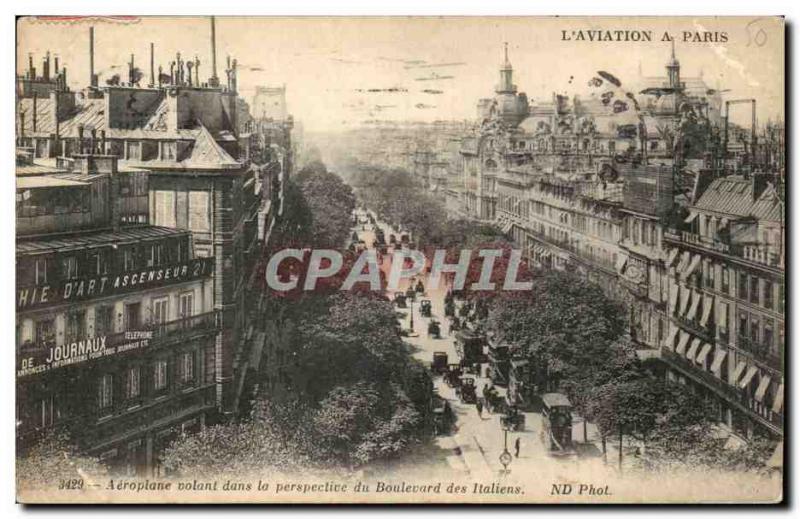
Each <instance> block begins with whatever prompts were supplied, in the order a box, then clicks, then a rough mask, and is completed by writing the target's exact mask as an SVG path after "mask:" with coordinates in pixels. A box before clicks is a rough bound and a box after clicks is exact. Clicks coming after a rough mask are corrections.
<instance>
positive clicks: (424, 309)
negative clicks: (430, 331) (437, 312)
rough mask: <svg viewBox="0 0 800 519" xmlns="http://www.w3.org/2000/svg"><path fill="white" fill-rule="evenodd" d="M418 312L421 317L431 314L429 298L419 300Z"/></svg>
mask: <svg viewBox="0 0 800 519" xmlns="http://www.w3.org/2000/svg"><path fill="white" fill-rule="evenodd" d="M419 313H420V315H422V316H423V317H430V316H431V300H430V299H423V300H422V301H420V302H419Z"/></svg>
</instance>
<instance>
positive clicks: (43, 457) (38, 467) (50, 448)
mask: <svg viewBox="0 0 800 519" xmlns="http://www.w3.org/2000/svg"><path fill="white" fill-rule="evenodd" d="M106 474H107V470H106V468H105V467H104V466H103V464H102V463H100V461H99V460H97V459H96V458H93V457H91V456H86V455H85V454H83V453H81V452H80V450H79V449H78V447H77V446H76V445H75V444H74V443H73V442H72V440H71V439H70V437H69V435H68V434H67V433H65V432H63V431H51V432H50V433H48V434H47V435H46V436H44V437H43V438H41V439H40V440H39V441H38V442H37V443H36V444H35V445H34V446H33V447H31V448H30V449H29V450H28V451H27V452H25V453H24V454H23V455H22V456H20V457H18V458H17V485H18V488H31V489H43V488H51V489H52V488H55V485H57V484H58V482H59V481H63V480H68V479H79V478H82V479H84V480H85V481H88V482H98V481H99V480H100V479H101V478H103V477H105V476H106Z"/></svg>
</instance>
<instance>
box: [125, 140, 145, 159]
mask: <svg viewBox="0 0 800 519" xmlns="http://www.w3.org/2000/svg"><path fill="white" fill-rule="evenodd" d="M125 144H126V146H125V152H126V153H125V155H126V157H127V159H128V160H141V159H142V143H141V142H139V141H128V142H126V143H125Z"/></svg>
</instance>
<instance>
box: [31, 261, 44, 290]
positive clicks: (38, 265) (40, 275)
mask: <svg viewBox="0 0 800 519" xmlns="http://www.w3.org/2000/svg"><path fill="white" fill-rule="evenodd" d="M33 268H34V271H35V275H36V284H37V285H44V284H46V283H47V258H36V261H34V266H33Z"/></svg>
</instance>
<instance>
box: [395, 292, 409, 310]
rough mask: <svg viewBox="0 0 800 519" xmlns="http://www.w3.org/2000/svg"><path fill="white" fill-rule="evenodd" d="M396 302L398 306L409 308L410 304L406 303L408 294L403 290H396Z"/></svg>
mask: <svg viewBox="0 0 800 519" xmlns="http://www.w3.org/2000/svg"><path fill="white" fill-rule="evenodd" d="M394 304H396V305H397V308H408V305H406V295H405V294H404V293H403V292H395V293H394Z"/></svg>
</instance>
